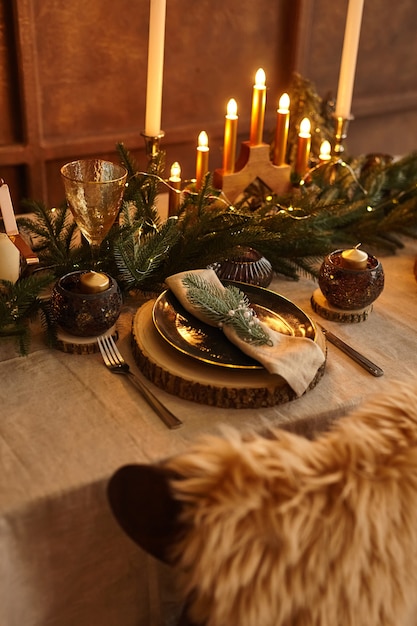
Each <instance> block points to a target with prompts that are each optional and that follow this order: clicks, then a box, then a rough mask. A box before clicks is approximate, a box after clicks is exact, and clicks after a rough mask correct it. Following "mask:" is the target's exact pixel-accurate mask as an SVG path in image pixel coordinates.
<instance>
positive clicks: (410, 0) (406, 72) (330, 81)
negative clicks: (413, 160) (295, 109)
mask: <svg viewBox="0 0 417 626" xmlns="http://www.w3.org/2000/svg"><path fill="white" fill-rule="evenodd" d="M347 6H348V0H340V1H339V2H328V0H303V17H304V25H305V29H304V32H303V42H302V43H301V42H299V45H300V46H301V47H302V49H303V51H304V54H303V55H302V57H301V58H300V60H299V61H300V62H299V70H300V72H301V73H303V74H304V75H305V76H307V77H308V78H310V79H311V80H312V81H313V82H314V83H315V85H316V88H317V91H318V92H319V94H320V95H322V96H325V95H326V94H327V93H329V92H331V93H332V94H333V96H334V97H336V93H337V84H338V78H339V68H340V60H341V55H342V46H343V38H344V29H345V20H346V13H347ZM416 24H417V5H416V3H415V0H402V1H401V2H400V3H397V4H395V7H394V6H393V4H392V2H390V0H372V1H369V0H366V1H365V4H364V11H363V19H362V28H361V37H360V45H359V53H358V60H357V68H356V76H355V85H354V91H353V102H352V113H353V115H354V118H355V119H354V121H353V122H352V123H351V125H350V129H349V136H348V148H349V150H350V151H351V153H353V154H358V153H359V154H360V153H366V152H393V153H396V154H401V153H405V152H409V151H411V150H414V149H415V147H416V138H417V75H416V71H415V58H416V56H417V38H416V36H415V29H416Z"/></svg>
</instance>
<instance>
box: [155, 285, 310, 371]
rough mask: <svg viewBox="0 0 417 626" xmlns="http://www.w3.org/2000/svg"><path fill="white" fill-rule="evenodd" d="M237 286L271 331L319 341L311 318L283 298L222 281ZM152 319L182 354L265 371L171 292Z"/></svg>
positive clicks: (161, 300) (160, 299) (165, 294)
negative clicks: (185, 306)
mask: <svg viewBox="0 0 417 626" xmlns="http://www.w3.org/2000/svg"><path fill="white" fill-rule="evenodd" d="M222 282H223V284H224V285H235V286H236V287H238V288H239V289H240V290H241V291H243V292H244V293H245V294H246V295H247V297H248V298H249V301H250V304H251V307H252V308H253V309H254V311H255V312H256V314H257V316H258V318H259V319H260V320H261V321H262V322H264V323H265V324H267V325H268V326H269V328H271V329H273V330H276V331H279V332H281V333H284V334H286V335H292V336H294V337H309V338H310V339H312V340H313V341H315V340H316V329H315V327H314V324H313V322H312V321H311V320H310V318H309V317H308V315H306V313H304V311H302V310H301V309H300V308H298V307H297V306H296V305H295V304H294V303H293V302H291V301H290V300H287V298H284V297H283V296H280V295H279V294H277V293H275V292H273V291H270V290H269V289H264V288H263V287H256V286H254V285H248V284H246V283H239V282H236V281H222ZM152 319H153V323H154V325H155V328H156V329H157V331H158V332H159V334H160V335H161V337H163V339H165V341H167V342H168V343H169V345H171V346H172V347H174V348H176V349H177V350H179V351H180V352H182V353H183V354H187V355H188V356H190V357H193V358H195V359H198V360H199V361H204V362H205V363H209V364H210V365H218V366H221V367H234V368H242V369H249V370H253V369H263V366H262V365H260V363H258V362H257V361H255V360H254V359H252V358H250V357H249V356H247V355H246V354H244V353H243V352H242V351H241V350H239V348H237V347H236V346H234V345H233V344H232V343H231V342H230V341H229V340H228V339H227V338H226V337H225V336H224V334H223V332H222V331H221V330H220V329H218V328H215V327H213V326H209V325H208V324H205V323H204V322H200V320H198V319H197V318H196V317H194V315H191V313H188V311H186V310H185V309H184V307H183V306H182V305H181V304H180V302H179V301H178V300H177V298H176V297H175V295H174V294H173V293H172V291H170V290H167V291H164V292H163V293H162V294H161V295H160V296H159V297H158V298H157V300H156V302H155V304H154V306H153V311H152Z"/></svg>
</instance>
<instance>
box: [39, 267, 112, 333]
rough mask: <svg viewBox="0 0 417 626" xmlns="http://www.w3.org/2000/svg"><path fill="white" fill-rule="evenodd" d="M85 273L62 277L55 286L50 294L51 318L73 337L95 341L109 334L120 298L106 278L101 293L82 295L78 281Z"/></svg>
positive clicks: (81, 288) (83, 288)
mask: <svg viewBox="0 0 417 626" xmlns="http://www.w3.org/2000/svg"><path fill="white" fill-rule="evenodd" d="M88 273H89V272H87V271H76V272H71V273H70V274H66V275H65V276H63V277H62V278H60V279H59V280H58V281H57V283H56V284H55V286H54V288H53V290H52V294H51V310H52V315H53V317H54V319H55V321H56V323H57V324H58V326H60V328H62V330H64V331H66V332H67V333H69V334H70V335H75V336H77V337H95V336H98V335H101V334H102V333H104V332H106V331H107V330H109V329H110V328H111V327H112V326H113V325H114V324H115V322H116V320H117V319H118V317H119V315H120V311H121V308H122V295H121V292H120V288H119V286H118V284H117V282H116V281H115V279H114V278H112V277H111V276H109V275H108V274H104V273H103V274H100V275H102V276H105V277H107V279H108V283H107V286H106V287H105V288H104V290H102V291H97V292H95V293H88V292H87V293H86V292H85V291H84V290H85V287H84V286H83V282H82V277H83V275H87V274H88Z"/></svg>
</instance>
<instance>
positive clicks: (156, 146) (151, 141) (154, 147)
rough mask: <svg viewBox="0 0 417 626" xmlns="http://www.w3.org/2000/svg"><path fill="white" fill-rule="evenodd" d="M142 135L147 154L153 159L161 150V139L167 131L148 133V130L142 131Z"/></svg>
mask: <svg viewBox="0 0 417 626" xmlns="http://www.w3.org/2000/svg"><path fill="white" fill-rule="evenodd" d="M141 135H142V137H143V138H144V140H145V152H146V156H147V157H148V159H149V160H152V159H154V158H155V157H156V156H157V155H158V154H159V152H160V144H161V139H162V138H163V137H165V133H164V131H163V130H161V131H160V132H159V133H158V134H157V135H147V134H146V132H142V133H141Z"/></svg>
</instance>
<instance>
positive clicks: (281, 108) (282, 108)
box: [278, 93, 290, 113]
mask: <svg viewBox="0 0 417 626" xmlns="http://www.w3.org/2000/svg"><path fill="white" fill-rule="evenodd" d="M289 108H290V97H289V95H288V94H287V93H283V94H282V96H281V97H280V99H279V103H278V112H279V113H288V110H289Z"/></svg>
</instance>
